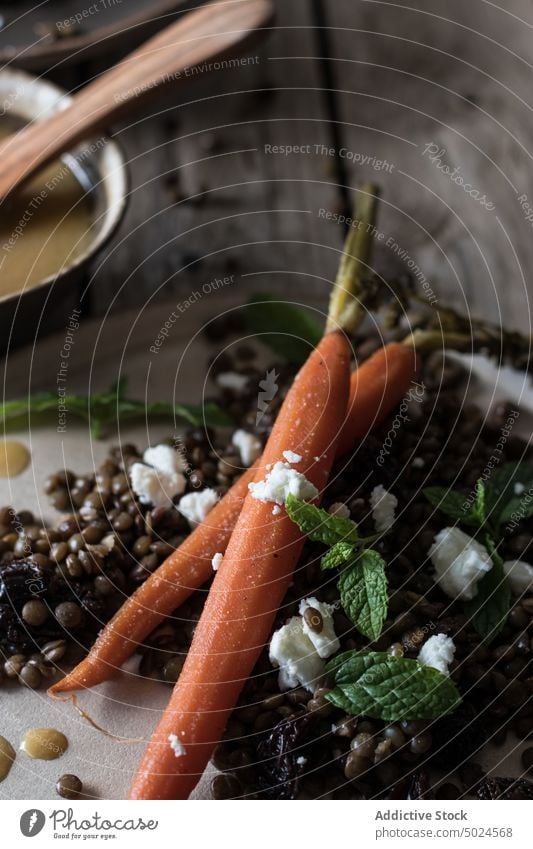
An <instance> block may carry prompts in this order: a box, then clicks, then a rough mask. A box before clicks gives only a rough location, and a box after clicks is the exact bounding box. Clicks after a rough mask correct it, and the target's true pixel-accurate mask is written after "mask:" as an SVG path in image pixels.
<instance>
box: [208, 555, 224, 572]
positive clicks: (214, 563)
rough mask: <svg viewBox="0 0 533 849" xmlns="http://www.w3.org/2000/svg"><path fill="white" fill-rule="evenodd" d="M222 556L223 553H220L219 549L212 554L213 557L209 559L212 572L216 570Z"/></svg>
mask: <svg viewBox="0 0 533 849" xmlns="http://www.w3.org/2000/svg"><path fill="white" fill-rule="evenodd" d="M223 557H224V555H223V554H221V553H220V551H217V553H216V554H213V559H212V560H211V566H212V567H213V571H214V572H216V571H217V570H218V567H219V566H220V564H221V563H222V558H223Z"/></svg>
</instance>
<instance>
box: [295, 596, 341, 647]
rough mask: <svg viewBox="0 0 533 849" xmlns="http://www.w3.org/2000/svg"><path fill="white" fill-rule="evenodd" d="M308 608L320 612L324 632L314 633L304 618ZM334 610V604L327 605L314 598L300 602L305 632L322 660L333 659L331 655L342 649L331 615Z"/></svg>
mask: <svg viewBox="0 0 533 849" xmlns="http://www.w3.org/2000/svg"><path fill="white" fill-rule="evenodd" d="M308 608H312V609H313V610H317V611H318V612H319V614H320V617H321V618H322V630H321V631H320V632H317V631H313V629H312V628H310V627H309V625H308V624H307V622H306V621H305V619H304V618H303V615H304V613H305V611H306V610H307V609H308ZM334 610H335V608H334V607H333V605H332V604H325V603H323V602H321V601H318V599H316V598H314V597H311V598H304V599H302V601H301V602H300V609H299V613H300V616H301V617H302V628H303V632H304V634H306V635H307V636H308V637H309V639H310V640H311V642H312V644H313V646H314V647H315V651H316V652H317V654H318V656H319V657H322V658H326V657H331V655H332V654H335V652H337V651H339V649H340V647H341V644H340V643H339V640H338V638H337V635H336V633H335V627H334V624H333V616H332V615H331V614H332V613H333V611H334ZM317 619H318V621H320V620H319V617H317Z"/></svg>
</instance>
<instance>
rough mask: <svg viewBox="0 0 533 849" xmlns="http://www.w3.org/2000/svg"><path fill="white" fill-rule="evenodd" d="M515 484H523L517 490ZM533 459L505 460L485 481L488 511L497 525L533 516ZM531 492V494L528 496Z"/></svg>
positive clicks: (490, 518)
mask: <svg viewBox="0 0 533 849" xmlns="http://www.w3.org/2000/svg"><path fill="white" fill-rule="evenodd" d="M516 484H521V486H523V487H524V489H523V491H522V492H520V493H518V494H517V493H515V491H514V489H515V486H516ZM531 493H533V463H505V464H504V465H503V466H501V467H500V468H498V469H496V470H495V472H494V473H493V475H492V477H490V478H489V480H488V481H487V482H486V511H487V516H488V519H489V521H491V522H492V524H493V525H495V526H496V527H498V526H500V525H505V524H507V523H509V522H512V521H513V520H515V521H517V522H521V521H523V520H524V519H529V517H530V516H533V498H532V497H531ZM528 494H529V497H525V496H527V495H528Z"/></svg>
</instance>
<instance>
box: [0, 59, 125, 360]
mask: <svg viewBox="0 0 533 849" xmlns="http://www.w3.org/2000/svg"><path fill="white" fill-rule="evenodd" d="M70 102H71V97H70V95H69V94H67V93H66V92H65V91H63V90H62V89H61V88H59V87H58V86H56V85H54V84H53V83H50V82H48V81H47V80H44V79H37V78H35V77H33V76H31V75H29V74H27V73H26V72H24V71H19V70H11V69H8V70H1V71H0V120H1V116H2V115H9V117H12V118H14V119H17V120H19V121H21V122H25V123H28V122H30V121H34V120H42V119H43V118H45V117H46V116H47V115H49V114H50V113H51V112H54V111H56V110H59V109H65V108H66V107H67V106H68V105H69V103H70ZM61 159H62V161H63V162H64V164H65V165H66V166H67V167H68V168H69V169H70V170H71V171H72V172H73V174H74V176H75V177H76V179H77V180H78V182H79V183H80V184H81V186H82V188H83V190H84V191H85V192H87V193H90V196H91V205H92V208H93V211H94V212H93V214H94V220H95V222H96V223H95V226H94V227H92V228H91V238H90V241H89V243H88V245H87V246H86V247H85V249H84V250H83V251H81V252H80V253H79V254H77V255H76V256H75V257H73V258H72V259H70V260H69V261H67V262H66V263H65V265H64V266H63V267H62V269H61V271H59V272H58V273H57V274H53V275H50V276H48V277H45V278H43V279H42V280H39V281H38V282H36V283H34V284H32V286H31V287H28V288H26V289H24V290H23V291H21V292H14V293H12V294H7V295H1V296H0V340H1V341H0V348H1V350H2V352H4V351H5V350H6V349H7V348H8V347H13V346H15V345H20V344H22V343H24V342H28V341H30V340H31V339H34V338H35V337H36V335H37V332H39V334H40V335H45V334H46V333H47V332H50V331H52V330H57V329H58V327H60V326H63V325H64V323H65V320H66V318H67V317H68V315H69V313H70V309H71V308H73V307H74V306H77V305H79V294H80V290H81V284H82V281H83V280H84V277H85V274H86V272H87V266H88V264H89V263H90V262H91V261H92V260H94V258H95V257H96V255H97V254H98V253H99V251H101V250H102V248H103V247H104V246H105V245H106V244H107V242H108V241H109V239H110V238H111V237H112V235H113V234H114V232H115V230H116V228H117V226H118V224H119V223H120V221H121V219H122V217H123V215H124V212H125V209H126V203H127V197H128V184H129V181H128V173H127V167H126V162H125V159H124V156H123V154H122V151H121V149H120V147H119V146H118V145H117V143H116V142H114V141H111V140H110V139H108V138H106V137H104V136H102V137H99V139H98V140H97V143H95V141H93V142H91V140H90V139H88V140H87V143H86V144H84V145H80V146H79V147H77V148H76V149H74V150H72V151H70V152H69V153H66V154H64V156H62V157H61Z"/></svg>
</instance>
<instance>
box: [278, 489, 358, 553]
mask: <svg viewBox="0 0 533 849" xmlns="http://www.w3.org/2000/svg"><path fill="white" fill-rule="evenodd" d="M285 509H286V510H287V514H288V516H289V518H290V519H291V520H292V521H293V522H294V523H295V524H296V525H298V527H299V528H300V530H301V532H302V533H303V534H305V535H306V536H308V537H309V539H311V540H313V541H314V542H323V543H324V544H325V545H335V543H337V542H347V543H352V544H354V545H357V543H358V542H359V536H358V533H357V525H356V524H355V522H352V520H351V519H345V518H344V517H342V516H334V515H332V514H331V513H328V511H327V510H323V509H322V508H321V507H315V505H314V504H308V503H307V501H301V500H300V499H299V498H296V496H295V495H292V494H289V495H288V496H287V499H286V501H285ZM328 568H330V567H328Z"/></svg>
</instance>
